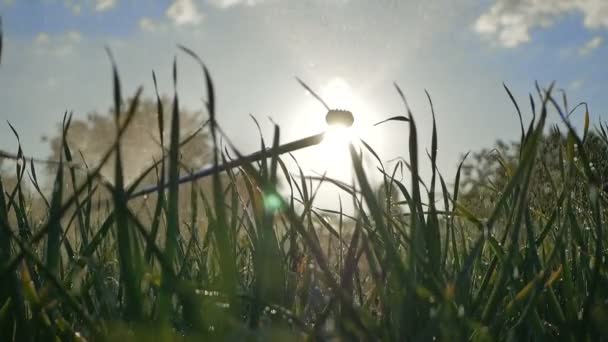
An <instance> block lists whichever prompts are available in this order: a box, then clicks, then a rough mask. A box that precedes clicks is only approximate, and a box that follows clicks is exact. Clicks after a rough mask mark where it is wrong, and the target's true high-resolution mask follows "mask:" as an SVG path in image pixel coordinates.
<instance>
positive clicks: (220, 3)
mask: <svg viewBox="0 0 608 342" xmlns="http://www.w3.org/2000/svg"><path fill="white" fill-rule="evenodd" d="M262 2H264V0H209V4H211V5H212V6H215V7H218V8H229V7H233V6H238V5H247V6H254V5H257V4H259V3H262Z"/></svg>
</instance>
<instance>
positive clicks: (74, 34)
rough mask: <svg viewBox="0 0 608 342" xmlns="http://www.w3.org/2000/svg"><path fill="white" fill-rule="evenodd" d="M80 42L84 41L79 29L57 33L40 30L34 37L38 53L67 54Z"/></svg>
mask: <svg viewBox="0 0 608 342" xmlns="http://www.w3.org/2000/svg"><path fill="white" fill-rule="evenodd" d="M80 42H82V34H81V33H80V32H78V31H68V32H66V33H63V34H56V35H50V34H48V33H46V32H40V33H38V35H37V36H36V38H35V39H34V43H35V46H36V52H37V53H39V54H46V53H51V54H53V55H56V56H65V55H68V54H70V53H72V51H73V50H74V46H75V45H77V44H79V43H80Z"/></svg>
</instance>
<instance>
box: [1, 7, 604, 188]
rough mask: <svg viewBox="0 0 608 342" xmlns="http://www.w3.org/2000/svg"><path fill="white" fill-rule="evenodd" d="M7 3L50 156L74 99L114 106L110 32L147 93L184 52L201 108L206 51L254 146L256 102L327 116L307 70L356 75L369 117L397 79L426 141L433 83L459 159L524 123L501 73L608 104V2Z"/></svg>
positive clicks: (188, 85)
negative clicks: (51, 140)
mask: <svg viewBox="0 0 608 342" xmlns="http://www.w3.org/2000/svg"><path fill="white" fill-rule="evenodd" d="M0 15H1V16H2V18H3V23H4V32H5V46H4V51H3V59H2V65H0V89H1V91H0V103H2V106H1V109H0V118H2V119H3V120H2V121H3V122H4V121H5V120H8V121H10V122H11V123H12V124H13V125H14V126H15V127H16V128H17V129H18V130H19V132H20V134H21V139H22V142H23V145H24V147H25V150H26V152H27V153H29V154H32V155H35V156H39V157H44V156H45V155H46V154H47V153H48V151H49V148H48V146H47V143H45V142H42V141H41V139H40V137H41V136H44V135H52V134H54V133H55V132H56V126H57V123H58V122H60V120H61V118H62V115H63V112H64V111H65V110H73V111H74V114H75V116H76V117H77V118H84V117H85V116H86V114H87V113H89V112H91V111H93V110H97V111H106V110H107V109H108V108H109V107H110V105H111V103H112V97H111V74H110V65H109V62H108V59H107V56H106V54H105V52H104V50H103V49H104V47H105V46H108V47H110V48H111V49H112V51H113V52H114V55H115V57H116V60H117V63H118V67H119V71H120V73H121V78H122V81H123V85H124V87H123V89H124V92H125V94H128V93H133V92H134V90H135V89H136V87H137V86H138V85H143V86H144V95H145V96H148V97H152V96H153V91H152V90H153V87H152V80H151V77H150V75H151V71H152V70H155V71H156V72H157V73H158V74H159V81H160V88H161V92H164V93H166V94H170V93H171V92H172V86H171V82H170V72H171V63H172V60H173V57H174V56H175V55H177V56H178V63H179V70H180V85H179V92H180V95H181V97H182V103H183V105H184V106H186V107H188V108H190V109H200V108H201V107H202V106H201V101H200V98H201V96H202V93H203V90H204V88H203V86H202V85H203V82H202V77H201V75H200V72H199V69H198V67H197V65H196V64H195V63H193V62H192V60H190V59H189V58H187V57H186V56H185V55H184V54H183V53H180V52H179V51H178V49H177V48H176V45H177V44H184V45H186V46H188V47H190V48H192V49H193V50H195V51H197V52H198V53H199V54H200V55H201V57H202V58H203V59H204V60H205V62H206V63H207V65H208V66H209V68H210V71H211V73H212V76H213V77H214V80H215V82H216V87H217V94H218V106H219V107H218V109H219V121H220V124H222V125H223V126H224V127H225V128H226V131H228V133H229V134H232V135H233V136H234V140H235V141H236V143H237V145H238V146H239V147H240V148H242V149H243V150H244V151H252V150H253V149H255V147H256V146H257V142H258V137H257V132H256V130H255V129H254V126H253V123H252V122H251V120H250V119H249V116H248V115H249V114H250V113H251V114H253V115H255V116H256V117H258V118H259V119H260V121H261V122H262V126H263V129H264V131H265V133H266V134H268V137H269V136H270V134H271V128H272V126H271V124H270V121H269V120H266V118H268V117H270V118H272V120H274V121H275V122H277V123H278V124H280V125H281V127H282V128H283V133H284V134H283V137H284V139H285V140H287V139H293V138H298V137H302V136H303V135H308V134H311V133H314V131H315V130H318V129H320V128H322V123H323V117H324V111H323V109H322V108H320V107H319V106H318V105H317V104H316V103H315V102H314V100H312V99H311V98H310V97H309V96H307V94H306V93H305V92H304V91H303V89H302V88H301V87H300V86H299V85H298V84H297V82H296V81H295V76H298V77H300V78H302V79H304V80H305V81H307V82H308V83H309V85H310V86H312V87H313V88H315V89H318V90H319V91H321V92H323V89H325V90H326V93H327V94H326V95H327V96H329V97H331V96H332V94H331V92H332V91H333V90H332V89H331V87H332V85H335V84H339V85H343V88H347V91H348V92H349V94H350V98H351V99H355V102H356V103H357V104H356V108H352V110H353V112H354V113H355V115H356V116H357V120H359V121H360V122H362V123H364V124H368V123H371V122H375V121H378V120H380V119H383V118H386V117H388V116H392V115H397V114H403V112H404V110H403V106H402V105H401V103H400V100H399V98H398V96H397V94H396V92H395V91H394V88H393V86H392V83H393V81H396V82H397V83H398V84H399V85H400V86H401V87H402V88H403V90H404V91H405V93H406V96H407V97H408V100H409V101H410V103H411V105H412V107H413V109H414V115H415V116H416V118H417V121H418V123H419V125H420V130H421V135H420V137H421V139H423V140H425V141H426V142H428V141H430V137H429V136H430V113H429V108H428V104H427V103H426V98H425V96H424V89H427V90H428V91H429V92H430V93H431V95H432V97H433V100H434V103H435V107H436V111H437V119H438V129H439V133H440V135H439V137H440V141H439V144H440V154H439V157H440V159H439V161H440V166H441V167H442V169H444V170H445V172H446V173H448V174H449V173H450V172H451V171H453V169H454V166H455V165H456V163H457V161H458V159H459V158H460V156H461V154H463V153H464V152H466V151H468V150H478V149H480V148H481V147H488V146H491V145H492V144H493V142H494V141H495V140H496V139H498V138H501V139H504V140H513V139H515V138H516V137H517V135H518V127H519V124H518V122H517V120H516V116H515V112H514V110H513V108H512V106H511V104H510V102H509V99H508V97H507V96H506V94H505V93H504V90H503V89H502V82H505V83H507V84H508V85H509V86H510V87H511V89H512V90H513V92H514V94H515V95H516V96H517V97H518V98H519V99H520V100H521V102H522V106H523V107H525V108H526V110H525V113H526V114H527V115H528V117H529V110H528V109H527V103H528V102H527V93H528V92H531V91H533V90H534V81H535V80H538V81H540V82H541V84H547V83H548V82H550V81H552V80H555V81H557V84H558V87H560V88H563V89H565V90H566V91H567V93H568V95H569V97H570V103H577V102H580V101H587V102H588V103H589V104H590V108H591V116H592V120H593V122H597V121H598V120H600V119H606V117H605V116H604V114H605V108H607V106H608V100H606V97H605V96H604V93H603V92H604V90H605V89H606V86H607V85H608V84H607V82H608V69H607V68H606V64H605V60H606V54H607V53H608V49H607V48H606V44H605V40H606V38H607V37H606V36H607V33H608V2H601V1H593V0H518V1H511V0H486V1H475V0H462V1H458V2H455V1H450V0H431V1H424V2H422V1H420V2H415V1H399V0H374V1H372V0H297V1H296V0H167V1H148V0H139V1H136V0H90V1H82V2H81V1H60V0H58V1H19V0H13V1H7V0H0ZM336 101H338V102H339V101H340V99H336ZM340 104H341V103H336V105H340ZM345 105H353V106H355V104H354V103H353V104H351V103H349V104H345ZM553 119H554V121H557V118H553ZM309 131H310V132H309ZM0 132H1V133H0V149H2V150H7V151H12V150H14V148H16V143H15V140H14V138H13V137H12V135H11V134H10V130H9V127H8V125H5V124H2V125H0ZM364 134H365V135H367V136H366V137H365V138H366V139H368V140H369V141H370V142H371V143H372V145H373V146H377V147H378V148H379V150H380V152H381V156H382V158H383V159H385V160H389V159H392V158H395V157H397V156H404V155H405V154H406V151H407V145H406V144H407V129H406V127H405V126H400V125H388V126H385V127H380V128H375V129H374V130H369V132H368V131H366V132H364ZM426 142H425V143H424V144H423V145H428V144H427V143H426ZM319 153H320V152H319V150H311V151H310V152H309V154H308V155H304V156H303V159H304V160H305V161H308V162H309V164H310V165H308V166H310V168H317V169H318V168H319V167H321V166H323V163H322V162H319V161H315V158H316V157H315V155H318V154H319ZM448 178H451V177H448Z"/></svg>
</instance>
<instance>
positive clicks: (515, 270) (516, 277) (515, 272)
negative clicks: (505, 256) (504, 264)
mask: <svg viewBox="0 0 608 342" xmlns="http://www.w3.org/2000/svg"><path fill="white" fill-rule="evenodd" d="M513 279H519V268H518V267H517V266H515V267H514V268H513Z"/></svg>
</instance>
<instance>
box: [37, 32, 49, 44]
mask: <svg viewBox="0 0 608 342" xmlns="http://www.w3.org/2000/svg"><path fill="white" fill-rule="evenodd" d="M50 42H51V36H50V35H49V34H48V33H46V32H40V33H38V35H37V36H36V44H37V45H48V44H49V43H50Z"/></svg>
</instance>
